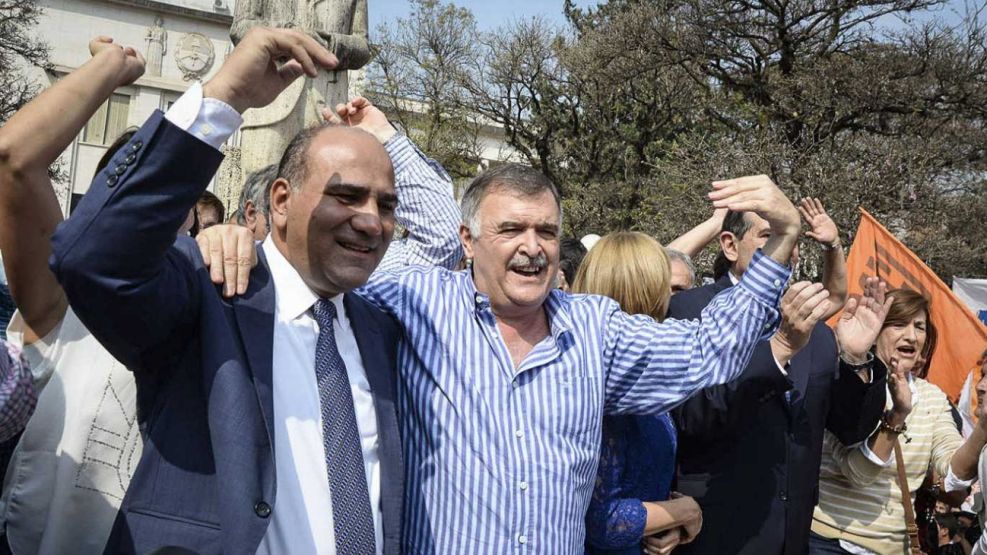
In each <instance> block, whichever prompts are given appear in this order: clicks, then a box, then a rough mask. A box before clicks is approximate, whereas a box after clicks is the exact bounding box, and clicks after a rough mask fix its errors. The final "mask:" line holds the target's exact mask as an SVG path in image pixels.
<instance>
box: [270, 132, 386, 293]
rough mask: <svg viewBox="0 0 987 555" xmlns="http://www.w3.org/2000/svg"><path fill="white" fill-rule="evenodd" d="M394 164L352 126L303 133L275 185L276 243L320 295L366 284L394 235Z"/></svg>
mask: <svg viewBox="0 0 987 555" xmlns="http://www.w3.org/2000/svg"><path fill="white" fill-rule="evenodd" d="M396 207H397V195H396V194H395V191H394V168H393V166H392V165H391V159H390V157H389V156H388V154H387V151H386V150H384V147H383V145H381V144H380V142H379V141H378V140H377V139H376V138H374V136H373V135H371V134H369V133H367V132H365V131H362V130H359V129H354V128H350V127H343V126H331V125H327V126H322V127H317V128H312V129H307V130H305V131H302V132H301V133H299V134H298V135H296V136H295V138H294V139H292V141H291V142H290V143H289V144H288V148H287V150H286V151H285V153H284V156H283V157H282V159H281V163H280V165H279V167H278V178H277V179H276V180H275V181H274V183H273V184H272V186H271V219H272V223H273V229H272V240H273V241H274V243H275V245H276V246H277V247H278V250H279V251H281V253H282V254H283V255H284V256H285V258H287V259H288V262H290V263H291V265H292V266H293V267H294V268H295V270H296V271H297V272H298V274H299V275H300V276H301V277H302V280H303V281H305V283H306V285H308V286H309V288H311V289H312V290H313V291H315V292H316V293H317V294H318V295H320V296H322V297H331V296H333V295H336V294H339V293H344V292H346V291H349V290H351V289H354V288H356V287H359V286H361V285H363V284H364V283H366V281H367V279H368V278H369V277H370V273H371V272H373V270H374V269H375V268H376V267H377V264H378V263H380V259H381V258H382V257H383V255H384V251H386V249H387V245H388V243H390V240H391V235H392V234H393V233H394V210H395V208H396Z"/></svg>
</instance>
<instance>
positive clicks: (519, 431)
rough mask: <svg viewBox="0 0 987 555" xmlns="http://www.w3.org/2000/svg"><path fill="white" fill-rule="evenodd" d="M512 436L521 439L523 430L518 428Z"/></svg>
mask: <svg viewBox="0 0 987 555" xmlns="http://www.w3.org/2000/svg"><path fill="white" fill-rule="evenodd" d="M514 435H515V436H517V438H518V439H521V438H523V437H524V430H522V429H521V428H518V429H517V430H514Z"/></svg>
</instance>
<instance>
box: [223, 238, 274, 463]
mask: <svg viewBox="0 0 987 555" xmlns="http://www.w3.org/2000/svg"><path fill="white" fill-rule="evenodd" d="M257 257H258V259H259V260H258V264H257V267H256V268H254V271H252V272H251V273H250V284H249V285H248V286H247V292H246V293H245V294H244V295H243V296H242V297H239V298H238V299H236V300H235V301H234V303H233V310H234V313H235V314H236V321H237V326H238V327H239V329H240V339H241V341H242V342H243V349H244V351H245V352H246V355H247V364H248V365H249V366H250V371H251V373H252V374H253V378H254V389H256V390H257V400H258V401H259V402H260V407H261V412H262V415H263V417H264V423H265V424H266V425H267V433H268V436H269V437H270V438H271V448H272V449H273V448H274V390H273V379H274V369H273V368H274V280H273V279H271V272H270V270H269V269H268V266H267V257H266V256H264V249H262V248H260V247H259V246H258V248H257Z"/></svg>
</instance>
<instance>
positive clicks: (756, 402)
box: [668, 201, 887, 555]
mask: <svg viewBox="0 0 987 555" xmlns="http://www.w3.org/2000/svg"><path fill="white" fill-rule="evenodd" d="M801 211H802V215H803V217H805V218H806V219H807V220H808V221H809V223H810V225H811V226H812V231H811V232H810V233H809V236H810V237H813V238H815V239H816V240H817V241H819V242H820V243H821V244H822V245H823V248H824V249H828V250H827V254H826V256H825V259H826V260H825V264H827V266H828V267H827V268H826V271H825V272H824V283H825V284H826V285H827V287H829V289H830V290H831V291H839V290H841V289H842V290H843V291H845V290H846V285H845V283H843V284H840V283H839V281H840V279H842V280H843V281H844V282H845V279H846V278H845V273H842V276H841V275H840V273H841V272H839V271H836V270H837V269H838V268H841V267H842V264H843V254H842V250H841V247H840V245H839V238H838V235H837V233H836V228H835V225H832V220H830V219H829V218H828V216H826V215H825V211H823V210H822V206H821V205H820V204H818V201H809V202H808V203H806V202H805V201H803V204H802V207H801ZM829 227H831V229H825V228H829ZM820 233H822V234H823V235H822V236H820ZM768 236H770V230H769V229H768V227H767V225H766V222H765V221H764V220H763V219H761V218H759V217H758V216H757V215H755V214H751V213H730V214H728V215H727V217H726V219H725V220H724V223H723V231H722V232H721V234H720V246H721V249H722V251H721V253H720V260H721V261H723V262H724V263H725V264H724V265H725V266H727V268H724V269H725V270H726V272H725V273H724V275H722V276H719V279H718V280H717V281H716V282H715V283H712V284H710V285H707V286H704V287H700V288H697V289H692V290H689V291H684V292H681V293H679V294H678V295H675V296H673V297H672V300H671V304H670V307H669V311H668V315H669V317H671V318H699V317H700V314H701V311H702V309H703V308H704V307H705V306H706V305H707V304H708V303H709V302H710V301H711V300H712V299H713V297H714V296H715V295H717V294H718V293H720V292H721V291H724V290H726V289H728V288H729V287H732V286H733V285H734V284H736V280H738V279H739V278H740V277H741V276H742V275H743V273H744V270H745V269H746V267H747V264H748V263H749V262H750V258H751V254H752V253H753V252H754V250H755V249H756V248H757V247H758V246H759V245H760V244H762V243H763V242H764V241H766V240H767V237H768ZM869 283H870V285H871V286H873V285H875V284H874V283H873V281H871V282H869ZM801 286H802V284H796V285H793V286H792V288H791V289H790V290H789V292H788V293H787V294H786V295H785V298H784V299H783V300H782V325H781V327H780V328H779V332H778V333H777V334H776V335H775V337H773V338H772V339H771V340H770V341H765V342H763V343H761V344H760V345H758V347H757V348H756V349H755V351H754V355H753V356H752V357H751V361H750V363H749V364H748V366H747V368H746V370H744V373H743V374H742V375H741V377H740V378H738V379H737V380H735V381H733V382H731V383H728V384H725V385H720V386H715V387H710V388H707V389H704V390H702V391H700V392H699V393H698V394H697V395H695V396H694V397H692V398H691V399H689V400H688V401H686V402H685V403H684V404H683V405H682V406H681V407H679V408H677V409H676V410H675V411H674V412H673V417H674V419H675V423H676V427H677V428H678V434H679V436H678V442H679V443H678V447H679V477H678V489H679V491H681V492H682V493H683V494H685V495H688V496H691V497H694V498H695V499H696V501H697V502H698V503H699V505H700V506H701V507H702V511H703V521H704V524H703V532H702V533H700V534H699V535H698V536H697V537H696V539H695V541H694V542H693V543H691V544H688V545H684V546H681V547H680V548H679V549H678V550H677V552H682V553H701V554H709V555H713V554H716V555H720V554H723V553H731V554H734V553H737V554H749V555H773V554H780V553H785V554H791V555H794V554H796V553H805V552H806V550H807V546H808V535H809V525H810V523H811V520H812V510H813V507H814V506H815V504H816V500H817V498H818V486H817V484H818V481H819V464H820V456H821V450H822V436H823V430H824V429H829V430H830V431H832V432H833V433H835V434H836V435H837V437H839V438H840V441H842V442H843V443H844V444H846V445H850V444H852V443H856V442H859V441H862V440H864V439H865V438H866V437H867V436H868V435H869V434H870V433H871V432H872V431H873V430H874V428H875V426H876V425H877V422H878V419H879V418H880V416H881V413H882V411H883V410H884V402H885V382H886V375H887V370H886V369H885V368H884V367H883V365H881V363H880V361H876V360H874V359H873V357H872V356H871V357H868V356H867V350H868V348H869V347H870V345H871V342H872V341H873V339H874V336H875V335H876V331H878V330H880V322H881V321H883V312H886V308H884V307H886V305H884V304H881V303H880V302H875V301H874V300H873V299H870V298H864V299H862V300H861V301H860V303H866V304H867V305H868V306H867V308H874V309H875V310H874V313H873V314H870V316H872V317H876V318H879V319H880V320H878V321H877V322H876V324H875V325H872V326H871V327H870V328H869V329H868V330H860V329H854V330H851V328H850V327H849V326H842V325H841V326H840V328H839V329H838V331H837V333H838V334H839V335H840V337H839V343H840V344H842V345H843V352H842V353H840V351H839V349H838V348H837V345H838V343H837V339H836V337H834V334H833V331H832V330H830V329H829V328H828V327H827V326H826V325H825V324H824V322H823V321H824V320H825V318H826V317H827V316H828V315H830V314H832V313H833V312H835V311H836V310H838V308H839V306H842V302H841V300H840V299H839V298H837V299H833V300H826V301H824V302H825V303H826V304H827V305H832V306H834V308H833V309H832V310H829V311H824V312H816V313H812V314H807V313H798V312H797V311H795V310H793V307H797V306H799V305H801V304H802V303H800V302H797V301H796V300H795V299H796V298H798V296H799V295H808V294H813V295H821V296H826V295H829V293H830V292H828V291H826V290H824V289H823V287H822V285H819V284H814V285H812V286H810V287H806V288H802V287H801ZM880 288H882V289H881V290H880V291H878V292H876V293H875V296H876V297H878V298H879V299H880V300H881V301H883V284H882V285H881V286H880ZM836 296H837V297H838V296H839V295H838V294H837V295H836ZM858 306H861V305H860V304H858V301H857V300H856V299H851V300H850V301H849V302H848V303H847V311H848V312H851V311H854V310H855V309H856V308H857V307H858ZM859 312H861V313H862V311H859ZM861 315H862V314H861Z"/></svg>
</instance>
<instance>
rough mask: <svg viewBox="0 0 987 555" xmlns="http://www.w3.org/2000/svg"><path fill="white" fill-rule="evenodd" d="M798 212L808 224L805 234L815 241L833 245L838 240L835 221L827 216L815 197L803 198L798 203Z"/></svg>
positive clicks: (838, 235) (838, 233)
mask: <svg viewBox="0 0 987 555" xmlns="http://www.w3.org/2000/svg"><path fill="white" fill-rule="evenodd" d="M798 209H799V213H800V214H802V219H803V220H805V223H807V224H808V225H809V228H810V229H809V231H807V232H806V233H805V234H806V236H808V237H810V238H812V239H815V241H816V242H817V243H820V244H823V245H827V246H833V245H834V244H835V243H836V242H837V241H839V240H840V232H839V229H837V227H836V222H834V221H833V218H830V217H829V214H827V213H826V209H825V208H823V204H822V202H820V201H819V199H817V198H804V199H802V201H801V202H800V203H799V207H798Z"/></svg>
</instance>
